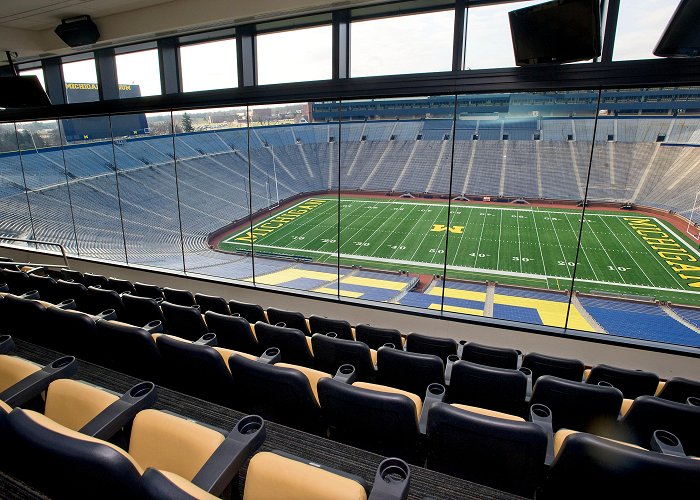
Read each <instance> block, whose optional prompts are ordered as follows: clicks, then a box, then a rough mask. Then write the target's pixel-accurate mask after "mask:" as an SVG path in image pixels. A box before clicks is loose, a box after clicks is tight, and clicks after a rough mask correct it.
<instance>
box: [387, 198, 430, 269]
mask: <svg viewBox="0 0 700 500" xmlns="http://www.w3.org/2000/svg"><path fill="white" fill-rule="evenodd" d="M413 210H415V208H413V209H411V211H413ZM422 221H423V218H422V217H420V218H418V219H417V220H416V222H415V223H414V224H413V227H411V230H410V231H407V232H406V234H405V235H404V237H403V238H402V239H401V242H400V243H399V244H398V245H396V250H394V251H393V252H391V255H390V256H389V258H390V259H393V258H394V255H396V252H398V251H399V247H400V246H401V245H403V243H404V241H406V238H408V237H409V236H410V235H411V233H412V232H413V230H414V229H415V228H416V226H417V225H418V223H419V222H422ZM387 239H388V238H387ZM384 241H386V240H384Z"/></svg>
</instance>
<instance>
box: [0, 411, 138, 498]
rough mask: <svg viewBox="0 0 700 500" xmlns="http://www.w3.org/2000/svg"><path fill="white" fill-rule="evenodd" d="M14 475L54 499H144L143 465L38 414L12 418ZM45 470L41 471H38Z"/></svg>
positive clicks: (22, 413)
mask: <svg viewBox="0 0 700 500" xmlns="http://www.w3.org/2000/svg"><path fill="white" fill-rule="evenodd" d="M7 425H8V428H9V433H10V440H9V450H5V453H8V452H9V453H11V454H12V457H13V460H12V473H13V475H16V476H18V477H19V478H20V479H22V480H23V481H26V482H27V483H29V484H31V485H32V486H34V487H36V488H38V489H39V490H41V491H42V492H43V493H45V494H47V495H49V496H50V497H51V498H92V497H95V496H96V492H99V493H97V494H98V495H99V497H100V498H110V499H111V498H114V499H118V498H144V497H145V492H144V491H143V489H142V487H141V473H142V471H141V470H140V468H139V466H138V465H137V464H136V462H135V461H133V459H132V458H131V457H129V455H128V454H127V453H126V452H124V451H122V450H120V449H119V448H118V447H116V446H115V445H113V444H111V443H108V442H106V441H101V440H99V439H95V438H92V437H89V436H85V435H83V434H80V433H78V432H75V431H72V430H70V429H68V428H66V427H63V426H62V425H59V424H57V423H55V422H53V421H52V420H51V419H49V418H48V417H45V416H44V415H41V414H39V413H36V412H32V411H27V410H21V409H19V408H16V409H15V410H13V411H12V412H11V413H10V414H9V415H8V417H7ZM39 471H40V473H39Z"/></svg>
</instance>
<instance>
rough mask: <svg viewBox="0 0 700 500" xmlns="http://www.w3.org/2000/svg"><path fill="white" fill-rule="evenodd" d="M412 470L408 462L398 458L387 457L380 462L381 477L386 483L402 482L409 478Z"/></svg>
mask: <svg viewBox="0 0 700 500" xmlns="http://www.w3.org/2000/svg"><path fill="white" fill-rule="evenodd" d="M409 475H410V470H409V468H408V464H407V463H406V462H404V461H403V460H401V459H398V458H387V459H386V460H384V461H383V462H382V463H381V464H379V477H381V478H382V479H383V480H384V482H385V483H402V482H404V481H406V480H407V479H408V477H409Z"/></svg>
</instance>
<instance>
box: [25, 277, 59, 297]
mask: <svg viewBox="0 0 700 500" xmlns="http://www.w3.org/2000/svg"><path fill="white" fill-rule="evenodd" d="M27 278H28V279H29V285H30V288H31V289H32V290H36V291H37V292H39V298H40V299H41V300H44V301H46V302H51V303H57V302H61V301H60V300H57V297H56V294H55V291H54V290H55V286H56V280H55V279H53V278H51V277H50V276H37V275H34V274H28V275H27Z"/></svg>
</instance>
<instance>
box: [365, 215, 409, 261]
mask: <svg viewBox="0 0 700 500" xmlns="http://www.w3.org/2000/svg"><path fill="white" fill-rule="evenodd" d="M415 209H416V208H415V207H413V208H411V210H409V211H408V213H407V214H404V216H403V219H401V222H399V223H398V225H397V227H398V226H400V225H401V224H403V223H404V221H406V219H407V218H408V217H409V216H410V215H411V212H413V211H414V210H415ZM399 212H400V210H394V213H393V214H391V215H390V216H389V217H387V218H386V219H384V222H382V223H381V224H379V226H378V227H377V228H376V229H375V230H374V232H373V233H372V235H371V236H370V237H369V239H371V238H373V237H374V235H375V234H376V233H377V232H378V231H379V229H380V228H381V227H382V226H383V225H384V224H386V223H387V222H389V220H391V218H392V217H394V216H396V214H398V213H399ZM418 220H420V218H419V219H418ZM417 223H418V221H416V223H414V224H413V227H416V224H417ZM413 227H412V228H411V231H412V230H413ZM411 231H408V233H410V232H411ZM408 233H407V234H408ZM393 235H394V232H393V231H388V232H387V236H386V238H384V239H383V240H382V242H381V243H380V244H379V245H377V249H376V250H374V251H373V252H372V254H371V257H374V254H376V253H377V252H378V251H379V250H381V248H382V247H383V246H384V243H386V241H387V240H388V239H389V238H391V237H392V236H393ZM404 239H405V237H404ZM397 247H398V245H397ZM395 252H396V250H394V253H395Z"/></svg>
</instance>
